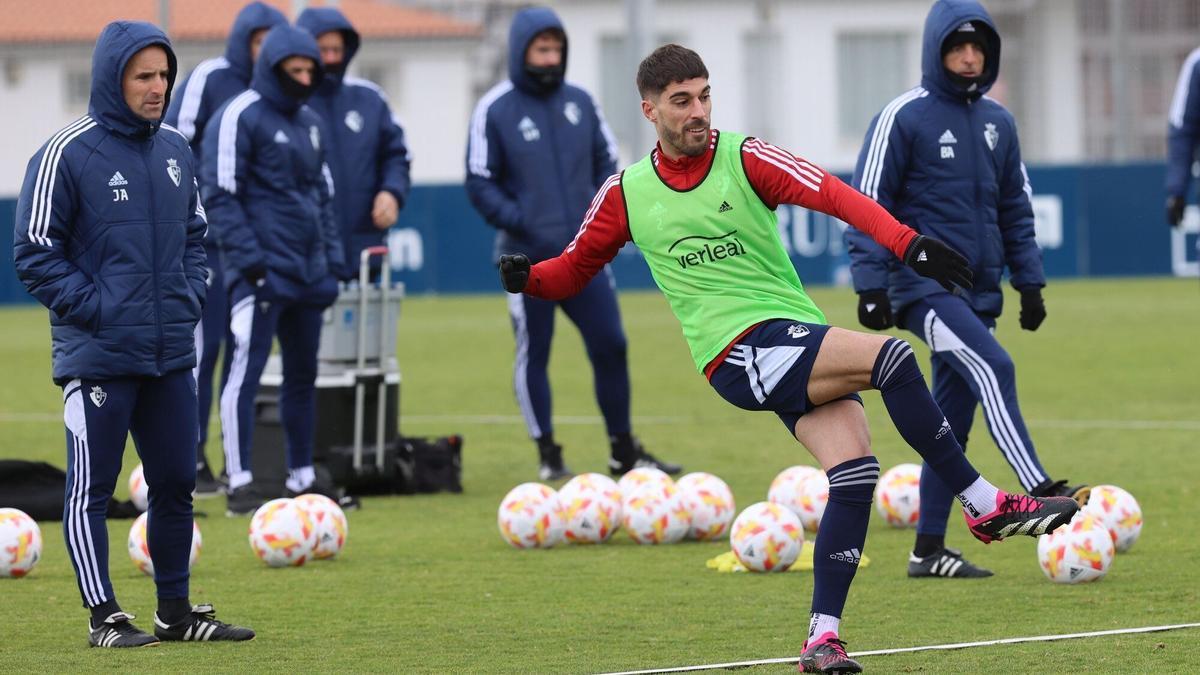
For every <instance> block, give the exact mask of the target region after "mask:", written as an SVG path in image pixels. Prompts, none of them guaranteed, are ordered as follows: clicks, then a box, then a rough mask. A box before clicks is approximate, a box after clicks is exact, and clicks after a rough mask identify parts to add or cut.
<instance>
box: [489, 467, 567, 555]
mask: <svg viewBox="0 0 1200 675" xmlns="http://www.w3.org/2000/svg"><path fill="white" fill-rule="evenodd" d="M496 524H497V525H498V526H499V527H500V536H502V537H503V538H504V541H506V542H508V543H509V545H511V546H514V547H516V548H550V547H551V546H554V545H555V544H557V543H558V542H560V541H562V540H563V530H564V528H565V526H566V521H565V520H564V519H563V510H562V504H561V503H560V502H559V500H558V495H557V494H556V493H555V492H554V490H552V489H551V488H549V487H548V486H545V485H542V484H541V483H521V484H520V485H518V486H516V487H515V488H513V489H511V490H509V491H508V494H506V495H504V499H503V500H502V501H501V502H500V509H499V511H498V512H497V514H496Z"/></svg>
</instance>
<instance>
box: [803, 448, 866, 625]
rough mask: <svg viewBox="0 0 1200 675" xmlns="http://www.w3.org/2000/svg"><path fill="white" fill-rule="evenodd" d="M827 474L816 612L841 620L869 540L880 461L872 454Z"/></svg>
mask: <svg viewBox="0 0 1200 675" xmlns="http://www.w3.org/2000/svg"><path fill="white" fill-rule="evenodd" d="M827 475H828V476H829V504H828V505H826V506H825V514H824V515H823V516H821V525H820V526H819V527H818V528H817V542H816V544H815V545H814V548H813V603H812V611H813V612H814V613H819V614H826V615H829V616H837V617H840V616H841V615H842V608H843V607H845V605H846V594H847V593H849V592H850V582H851V581H854V573H855V572H857V571H858V563H859V560H861V559H862V550H863V542H865V541H866V540H867V522H868V521H869V520H870V519H871V496H872V494H873V493H874V492H875V483H876V482H878V480H879V461H878V460H876V459H875V458H874V457H873V456H870V455H868V456H866V457H859V458H858V459H852V460H850V461H848V462H842V463H841V464H838V465H837V466H835V467H833V468H832V469H830V470H829V471H828V473H827ZM814 637H820V636H814Z"/></svg>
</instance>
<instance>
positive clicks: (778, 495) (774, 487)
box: [767, 464, 821, 515]
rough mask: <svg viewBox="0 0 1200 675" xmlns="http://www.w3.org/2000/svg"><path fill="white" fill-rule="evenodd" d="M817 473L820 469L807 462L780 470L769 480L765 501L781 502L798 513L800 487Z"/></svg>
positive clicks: (800, 494)
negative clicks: (769, 484)
mask: <svg viewBox="0 0 1200 675" xmlns="http://www.w3.org/2000/svg"><path fill="white" fill-rule="evenodd" d="M819 473H821V470H820V469H818V468H816V467H813V466H808V465H807V464H797V465H796V466H790V467H788V468H786V469H784V470H783V471H780V472H779V475H777V476H775V480H773V481H771V487H770V488H769V489H768V490H767V501H769V502H772V503H774V504H782V505H783V506H786V507H787V508H789V509H791V510H792V513H795V514H797V515H798V514H799V513H800V501H801V496H802V493H801V488H802V487H804V483H805V482H806V481H807V480H808V479H809V478H812V477H813V476H815V475H817V474H819Z"/></svg>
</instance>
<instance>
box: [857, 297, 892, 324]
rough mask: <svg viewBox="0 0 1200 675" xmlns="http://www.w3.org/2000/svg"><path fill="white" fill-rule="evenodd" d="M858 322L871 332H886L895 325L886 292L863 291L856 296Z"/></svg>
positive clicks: (890, 303)
mask: <svg viewBox="0 0 1200 675" xmlns="http://www.w3.org/2000/svg"><path fill="white" fill-rule="evenodd" d="M858 322H859V323H861V324H862V325H864V326H866V327H867V328H870V329H871V330H886V329H888V328H891V327H892V326H893V325H895V321H894V320H893V318H892V302H891V300H888V294H887V291H878V290H876V291H863V292H862V293H859V294H858Z"/></svg>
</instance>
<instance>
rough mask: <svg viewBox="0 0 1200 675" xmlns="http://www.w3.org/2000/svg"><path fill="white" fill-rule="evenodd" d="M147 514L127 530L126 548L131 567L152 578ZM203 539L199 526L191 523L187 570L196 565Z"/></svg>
mask: <svg viewBox="0 0 1200 675" xmlns="http://www.w3.org/2000/svg"><path fill="white" fill-rule="evenodd" d="M149 516H150V514H149V513H143V514H142V515H140V516H138V517H137V520H135V521H133V527H130V528H129V538H128V540H127V542H126V547H127V548H128V549H129V559H130V560H132V561H133V566H134V567H136V568H138V569H139V570H141V571H142V572H143V573H144V574H146V576H150V577H153V576H154V562H153V561H152V560H150V544H149V540H148V539H147V538H146V521H147V519H148V518H149ZM203 543H204V539H203V537H201V536H200V525H199V524H197V523H196V521H194V520H193V521H192V550H191V553H189V554H188V569H189V570H190V569H192V567H193V566H194V565H195V564H196V559H197V558H199V557H200V547H201V546H202V545H203Z"/></svg>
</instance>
